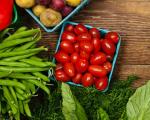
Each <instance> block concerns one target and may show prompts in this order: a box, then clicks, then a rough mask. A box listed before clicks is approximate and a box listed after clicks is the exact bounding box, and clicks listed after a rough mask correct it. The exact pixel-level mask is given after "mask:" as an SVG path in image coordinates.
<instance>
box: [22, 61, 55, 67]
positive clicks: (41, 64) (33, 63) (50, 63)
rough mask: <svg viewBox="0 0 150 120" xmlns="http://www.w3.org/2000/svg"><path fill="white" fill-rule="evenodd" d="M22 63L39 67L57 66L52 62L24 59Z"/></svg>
mask: <svg viewBox="0 0 150 120" xmlns="http://www.w3.org/2000/svg"><path fill="white" fill-rule="evenodd" d="M20 61H21V62H25V63H28V64H30V65H34V66H37V67H55V66H56V65H55V64H54V63H52V62H41V61H37V60H33V59H22V60H20Z"/></svg>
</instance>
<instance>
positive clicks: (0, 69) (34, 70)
mask: <svg viewBox="0 0 150 120" xmlns="http://www.w3.org/2000/svg"><path fill="white" fill-rule="evenodd" d="M10 70H11V71H12V72H22V73H25V72H39V71H46V70H48V69H47V68H34V67H28V68H23V67H20V68H17V67H16V68H14V67H3V66H0V71H4V72H7V71H10Z"/></svg>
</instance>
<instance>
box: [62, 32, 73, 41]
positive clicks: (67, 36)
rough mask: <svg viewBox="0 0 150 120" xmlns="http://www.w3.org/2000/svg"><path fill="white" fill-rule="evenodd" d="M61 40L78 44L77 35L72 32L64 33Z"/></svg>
mask: <svg viewBox="0 0 150 120" xmlns="http://www.w3.org/2000/svg"><path fill="white" fill-rule="evenodd" d="M61 38H62V41H63V40H68V41H70V42H72V43H74V42H76V35H75V34H74V33H72V32H68V31H65V32H63V34H62V36H61Z"/></svg>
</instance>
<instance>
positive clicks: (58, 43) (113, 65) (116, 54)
mask: <svg viewBox="0 0 150 120" xmlns="http://www.w3.org/2000/svg"><path fill="white" fill-rule="evenodd" d="M67 24H72V25H77V24H78V23H74V22H65V23H64V24H63V26H62V30H61V33H60V36H59V39H58V42H57V46H56V50H55V52H57V51H58V49H59V45H60V42H61V36H62V33H63V31H64V28H65V26H66V25H67ZM85 26H86V27H87V28H92V26H89V25H85ZM99 31H100V33H101V35H102V37H103V36H104V35H105V34H106V33H108V32H109V31H108V30H105V29H100V28H99ZM120 44H121V37H120V35H119V42H118V44H117V46H116V52H115V55H114V58H113V61H112V69H111V72H110V73H109V74H108V86H107V88H106V89H105V90H104V91H102V92H106V91H107V90H108V88H109V84H110V81H111V79H112V75H113V71H114V69H115V64H116V61H117V56H118V53H119V48H120ZM53 62H54V63H55V58H53ZM49 76H51V77H50V80H55V81H56V79H55V77H54V76H52V72H51V71H49ZM67 83H68V84H69V85H75V86H80V87H83V86H82V85H81V84H75V83H73V82H67Z"/></svg>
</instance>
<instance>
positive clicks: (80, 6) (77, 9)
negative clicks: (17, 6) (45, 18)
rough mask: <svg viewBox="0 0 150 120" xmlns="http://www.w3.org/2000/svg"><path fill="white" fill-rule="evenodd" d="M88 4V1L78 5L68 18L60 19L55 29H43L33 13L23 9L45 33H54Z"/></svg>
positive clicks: (83, 0) (85, 0)
mask: <svg viewBox="0 0 150 120" xmlns="http://www.w3.org/2000/svg"><path fill="white" fill-rule="evenodd" d="M88 3H89V0H82V2H81V3H80V5H78V6H77V7H76V8H75V9H74V10H73V11H72V12H71V13H70V14H69V15H68V16H66V17H65V18H63V19H62V21H61V22H60V23H59V24H57V25H56V26H55V27H45V26H44V25H43V24H42V23H41V22H40V20H39V18H38V17H37V16H35V15H34V13H33V12H32V10H31V9H25V11H26V12H27V13H28V14H29V15H30V16H31V17H32V18H33V19H34V20H35V21H36V22H37V23H38V24H39V25H40V26H41V27H42V28H43V29H44V30H45V31H46V32H54V31H56V30H58V29H59V28H60V27H61V25H62V24H63V23H64V22H65V21H67V20H68V19H70V18H71V17H72V16H73V15H74V14H76V13H78V12H79V11H80V9H82V8H83V7H84V6H85V5H87V4H88Z"/></svg>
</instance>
